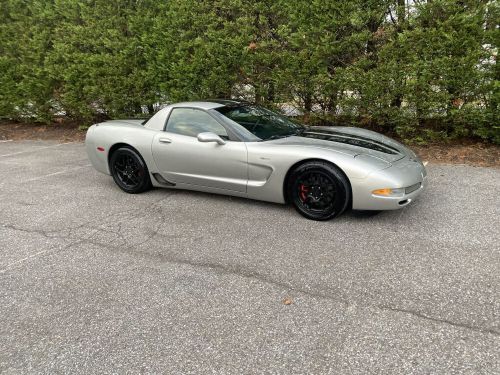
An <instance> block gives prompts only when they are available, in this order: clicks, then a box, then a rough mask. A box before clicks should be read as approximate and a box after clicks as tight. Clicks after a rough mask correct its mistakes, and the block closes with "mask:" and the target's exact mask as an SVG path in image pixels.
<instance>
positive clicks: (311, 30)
mask: <svg viewBox="0 0 500 375" xmlns="http://www.w3.org/2000/svg"><path fill="white" fill-rule="evenodd" d="M499 10H500V7H499V5H498V2H496V1H468V0H465V1H451V0H433V1H431V0H427V1H420V0H419V1H405V0H392V1H385V0H382V1H380V0H378V1H375V0H353V1H345V0H332V1H324V0H293V1H291V0H266V1H262V0H256V1H244V0H170V1H156V0H93V1H90V0H89V1H78V0H3V1H2V2H1V3H0V15H1V21H0V71H1V75H0V117H3V118H11V119H16V120H29V121H46V122H49V121H51V120H52V119H53V118H54V116H57V115H60V114H61V113H64V114H65V115H66V116H68V117H70V118H73V119H75V120H78V121H81V122H82V123H87V124H88V123H91V122H93V121H96V120H98V119H100V118H107V117H121V116H141V115H143V112H144V110H145V109H149V111H150V112H151V111H153V109H154V107H153V105H154V104H155V103H165V102H171V101H179V100H190V99H200V98H213V97H234V96H241V95H242V96H248V95H250V97H252V98H253V99H254V100H256V101H257V102H260V103H265V104H268V105H279V104H283V103H288V104H292V105H295V106H296V107H298V108H300V109H301V111H302V112H304V113H305V117H306V118H308V119H309V121H311V122H315V123H318V122H323V123H331V122H333V123H342V124H346V123H347V124H351V125H357V126H370V127H376V128H377V129H380V130H382V131H384V130H385V131H387V132H389V133H391V132H392V133H396V134H398V135H399V136H402V137H405V138H411V139H416V140H425V139H428V138H450V137H481V138H483V139H489V140H492V141H494V142H497V143H500V129H499V102H500V94H499V76H500V68H499V65H498V61H497V52H498V41H499V37H500V36H499V33H500V29H499V25H498V20H499V19H500V11H499Z"/></svg>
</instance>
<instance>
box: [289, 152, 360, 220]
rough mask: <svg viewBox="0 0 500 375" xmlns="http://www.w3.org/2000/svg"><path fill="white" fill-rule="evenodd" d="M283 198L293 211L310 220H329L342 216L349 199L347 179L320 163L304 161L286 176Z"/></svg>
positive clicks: (330, 166)
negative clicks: (291, 205) (286, 183)
mask: <svg viewBox="0 0 500 375" xmlns="http://www.w3.org/2000/svg"><path fill="white" fill-rule="evenodd" d="M287 196H288V199H289V201H290V202H291V203H292V204H293V205H294V207H295V209H296V210H297V211H298V212H299V213H300V214H301V215H302V216H304V217H306V218H308V219H311V220H330V219H333V218H334V217H337V216H339V215H340V214H342V213H343V212H344V211H345V210H346V208H347V206H348V205H349V202H350V200H351V187H350V184H349V181H348V180H347V177H346V176H345V175H344V173H342V172H341V171H340V170H339V169H338V168H337V167H335V166H333V165H331V164H329V163H327V162H321V161H310V162H305V163H304V164H301V165H299V166H297V167H296V168H295V169H294V170H293V171H292V172H291V174H290V178H289V179H288V186H287Z"/></svg>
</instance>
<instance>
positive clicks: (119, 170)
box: [113, 154, 144, 188]
mask: <svg viewBox="0 0 500 375" xmlns="http://www.w3.org/2000/svg"><path fill="white" fill-rule="evenodd" d="M113 167H114V169H115V171H116V175H117V177H118V179H119V180H120V182H121V183H122V184H123V185H124V186H125V187H127V188H135V187H137V186H139V185H140V183H141V181H142V175H143V173H144V171H143V170H142V168H141V165H140V164H139V162H138V161H137V160H136V159H135V158H134V157H132V156H131V155H128V154H121V155H119V156H118V157H117V158H116V160H115V163H114V165H113Z"/></svg>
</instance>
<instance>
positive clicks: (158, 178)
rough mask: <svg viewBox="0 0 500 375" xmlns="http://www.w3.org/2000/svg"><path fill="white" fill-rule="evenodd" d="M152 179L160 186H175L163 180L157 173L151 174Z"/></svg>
mask: <svg viewBox="0 0 500 375" xmlns="http://www.w3.org/2000/svg"><path fill="white" fill-rule="evenodd" d="M153 177H154V178H155V180H156V181H158V182H159V183H160V184H162V185H167V186H175V184H174V183H173V182H170V181H167V180H165V179H164V178H163V177H162V175H161V174H159V173H153Z"/></svg>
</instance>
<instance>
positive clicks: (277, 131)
mask: <svg viewBox="0 0 500 375" xmlns="http://www.w3.org/2000/svg"><path fill="white" fill-rule="evenodd" d="M216 111H218V112H219V113H221V114H223V115H224V116H226V117H227V118H229V119H231V120H232V121H234V122H236V123H238V124H240V125H241V126H243V127H245V128H246V129H247V130H248V131H250V132H251V133H252V134H254V135H255V136H257V137H259V138H260V139H263V140H266V139H275V138H281V137H288V136H291V135H297V134H299V133H301V132H302V131H303V129H304V128H303V126H302V125H300V124H296V123H294V122H292V121H290V120H289V119H288V118H287V117H285V116H283V115H280V114H278V113H275V112H273V111H270V110H268V109H266V108H263V107H259V106H256V105H242V106H238V107H221V108H217V109H216Z"/></svg>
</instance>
